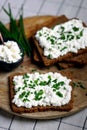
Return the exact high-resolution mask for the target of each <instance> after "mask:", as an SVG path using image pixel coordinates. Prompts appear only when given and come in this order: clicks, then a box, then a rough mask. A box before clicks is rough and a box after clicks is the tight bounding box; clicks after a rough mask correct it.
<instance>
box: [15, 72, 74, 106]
mask: <svg viewBox="0 0 87 130" xmlns="http://www.w3.org/2000/svg"><path fill="white" fill-rule="evenodd" d="M70 82H71V80H70V79H67V78H66V77H65V76H62V75H61V74H60V73H56V72H55V73H53V72H48V73H46V74H40V73H38V72H35V73H32V74H29V73H27V74H25V75H20V76H14V78H13V83H14V90H15V95H14V98H13V100H12V103H15V104H16V105H17V106H18V107H21V106H23V107H26V108H31V107H33V106H50V105H52V106H61V105H65V104H67V103H68V102H69V101H70V100H71V91H72V87H71V86H70Z"/></svg>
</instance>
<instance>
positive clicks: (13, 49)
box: [0, 41, 21, 63]
mask: <svg viewBox="0 0 87 130" xmlns="http://www.w3.org/2000/svg"><path fill="white" fill-rule="evenodd" d="M19 59H21V52H20V48H19V47H18V45H17V43H16V42H14V41H7V42H4V45H0V60H1V61H5V62H7V63H14V62H16V61H18V60H19Z"/></svg>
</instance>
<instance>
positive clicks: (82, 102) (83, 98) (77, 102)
mask: <svg viewBox="0 0 87 130" xmlns="http://www.w3.org/2000/svg"><path fill="white" fill-rule="evenodd" d="M57 19H58V20H59V23H61V22H65V21H66V19H67V18H66V17H65V16H64V15H63V16H60V17H57V16H36V17H30V18H26V19H24V27H25V33H26V36H27V38H30V37H31V36H32V35H33V34H34V33H35V32H36V31H37V30H38V29H40V28H41V27H42V26H46V25H49V24H51V22H54V21H55V20H57ZM6 26H7V27H9V25H6ZM33 70H39V71H46V72H49V71H53V72H59V70H58V69H57V67H56V66H52V67H49V68H48V67H47V68H42V67H39V66H37V65H35V64H33V63H32V62H31V60H30V59H29V57H27V56H25V57H24V61H23V63H22V64H21V65H20V66H19V67H17V68H16V69H15V70H13V71H11V72H8V73H6V72H1V71H0V108H1V109H3V110H5V111H7V112H9V113H12V114H14V115H18V116H22V117H26V118H32V119H53V118H59V117H64V116H69V115H71V114H74V113H76V112H78V111H80V110H82V109H84V108H86V107H87V66H85V67H84V68H82V69H76V68H72V69H71V68H70V69H66V70H64V71H63V72H64V73H66V74H67V73H68V72H69V73H71V75H72V77H73V80H74V82H78V81H80V82H82V84H83V85H84V86H85V89H82V88H80V87H77V88H75V89H74V106H73V109H72V110H71V111H70V112H58V111H49V112H36V113H26V114H25V113H24V114H17V113H14V112H12V111H11V109H10V104H9V84H8V77H9V76H10V75H11V74H14V73H18V72H22V73H23V72H31V71H33Z"/></svg>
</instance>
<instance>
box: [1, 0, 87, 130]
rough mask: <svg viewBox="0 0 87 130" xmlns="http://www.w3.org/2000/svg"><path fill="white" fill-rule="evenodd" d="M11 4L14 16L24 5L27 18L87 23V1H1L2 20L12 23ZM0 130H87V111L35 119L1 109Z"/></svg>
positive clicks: (16, 15)
mask: <svg viewBox="0 0 87 130" xmlns="http://www.w3.org/2000/svg"><path fill="white" fill-rule="evenodd" d="M8 3H10V5H11V8H12V12H13V15H14V17H16V18H18V10H19V9H20V7H21V5H22V4H24V17H29V16H35V15H62V14H65V15H66V16H67V17H68V18H73V17H78V18H80V19H82V20H83V21H84V22H85V23H86V24H87V0H0V21H2V22H3V23H8V22H9V19H8V16H7V15H6V14H5V13H4V11H3V9H2V7H4V8H6V9H8ZM0 130H87V108H86V109H84V110H82V111H80V112H78V113H76V114H74V115H72V116H69V117H65V118H60V119H53V120H32V119H26V118H21V117H17V116H14V115H11V114H9V113H7V112H5V111H3V110H1V109H0Z"/></svg>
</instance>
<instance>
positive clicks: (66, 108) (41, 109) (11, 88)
mask: <svg viewBox="0 0 87 130" xmlns="http://www.w3.org/2000/svg"><path fill="white" fill-rule="evenodd" d="M15 75H23V74H20V73H17V74H14V75H11V76H10V77H9V98H10V106H11V110H12V111H13V112H16V113H32V112H44V111H70V110H71V109H72V108H73V89H72V92H71V100H70V101H69V103H68V104H66V105H62V106H38V107H32V108H25V107H17V106H16V105H15V104H14V103H12V99H13V98H14V95H15V91H14V84H13V77H14V76H15Z"/></svg>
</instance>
